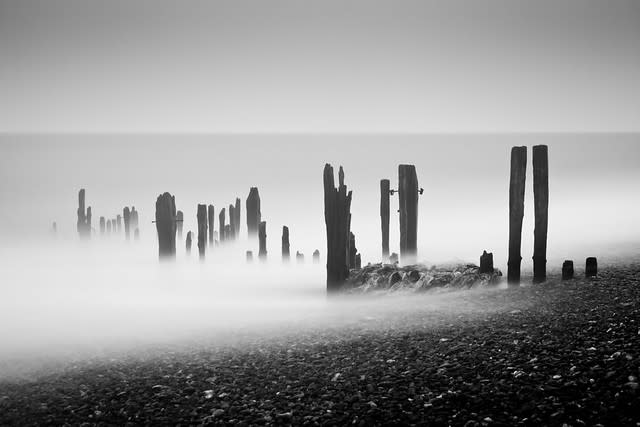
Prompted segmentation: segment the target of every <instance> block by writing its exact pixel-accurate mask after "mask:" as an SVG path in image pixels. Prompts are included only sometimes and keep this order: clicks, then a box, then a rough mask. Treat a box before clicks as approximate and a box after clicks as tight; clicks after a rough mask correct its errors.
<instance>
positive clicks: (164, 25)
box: [0, 0, 640, 132]
mask: <svg viewBox="0 0 640 427" xmlns="http://www.w3.org/2000/svg"><path fill="white" fill-rule="evenodd" d="M639 46H640V2H638V1H635V0H606V1H603V0H535V1H518V0H470V1H460V0H447V1H428V0H420V1H402V0H366V1H365V0H323V1H298V0H269V1H248V0H228V1H199V0H190V1H178V0H172V1H169V0H142V1H141V0H138V1H134V0H109V1H95V0H93V1H92V0H56V1H51V0H13V1H12V0H0V58H1V61H0V132H52V131H53V132H147V131H153V132H165V131H173V132H264V131H268V132H382V131H386V132H434V131H435V132H476V131H498V132H502V131H509V132H512V131H515V132H527V131H549V132H553V131H569V132H572V131H618V132H620V131H638V130H640V48H639Z"/></svg>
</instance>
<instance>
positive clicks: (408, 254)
mask: <svg viewBox="0 0 640 427" xmlns="http://www.w3.org/2000/svg"><path fill="white" fill-rule="evenodd" d="M398 198H399V200H400V260H401V261H402V263H403V264H412V263H414V262H415V261H416V257H417V255H418V176H417V175H416V167H415V166H414V165H400V166H398Z"/></svg>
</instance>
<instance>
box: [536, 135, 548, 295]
mask: <svg viewBox="0 0 640 427" xmlns="http://www.w3.org/2000/svg"><path fill="white" fill-rule="evenodd" d="M532 157H533V204H534V216H535V228H534V231H533V238H534V240H533V282H534V283H540V282H544V281H545V280H546V278H547V229H548V224H549V155H548V148H547V146H546V145H534V146H533V149H532Z"/></svg>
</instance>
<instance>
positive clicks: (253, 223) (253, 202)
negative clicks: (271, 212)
mask: <svg viewBox="0 0 640 427" xmlns="http://www.w3.org/2000/svg"><path fill="white" fill-rule="evenodd" d="M246 208H247V231H248V233H249V238H255V237H256V236H257V235H258V227H259V225H260V221H261V220H262V219H261V213H260V194H259V193H258V188H257V187H251V189H250V190H249V196H248V197H247V203H246Z"/></svg>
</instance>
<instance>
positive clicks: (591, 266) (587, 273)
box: [584, 257, 598, 277]
mask: <svg viewBox="0 0 640 427" xmlns="http://www.w3.org/2000/svg"><path fill="white" fill-rule="evenodd" d="M597 275H598V260H597V259H596V258H595V257H589V258H587V261H586V266H585V269H584V277H596V276H597Z"/></svg>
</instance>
